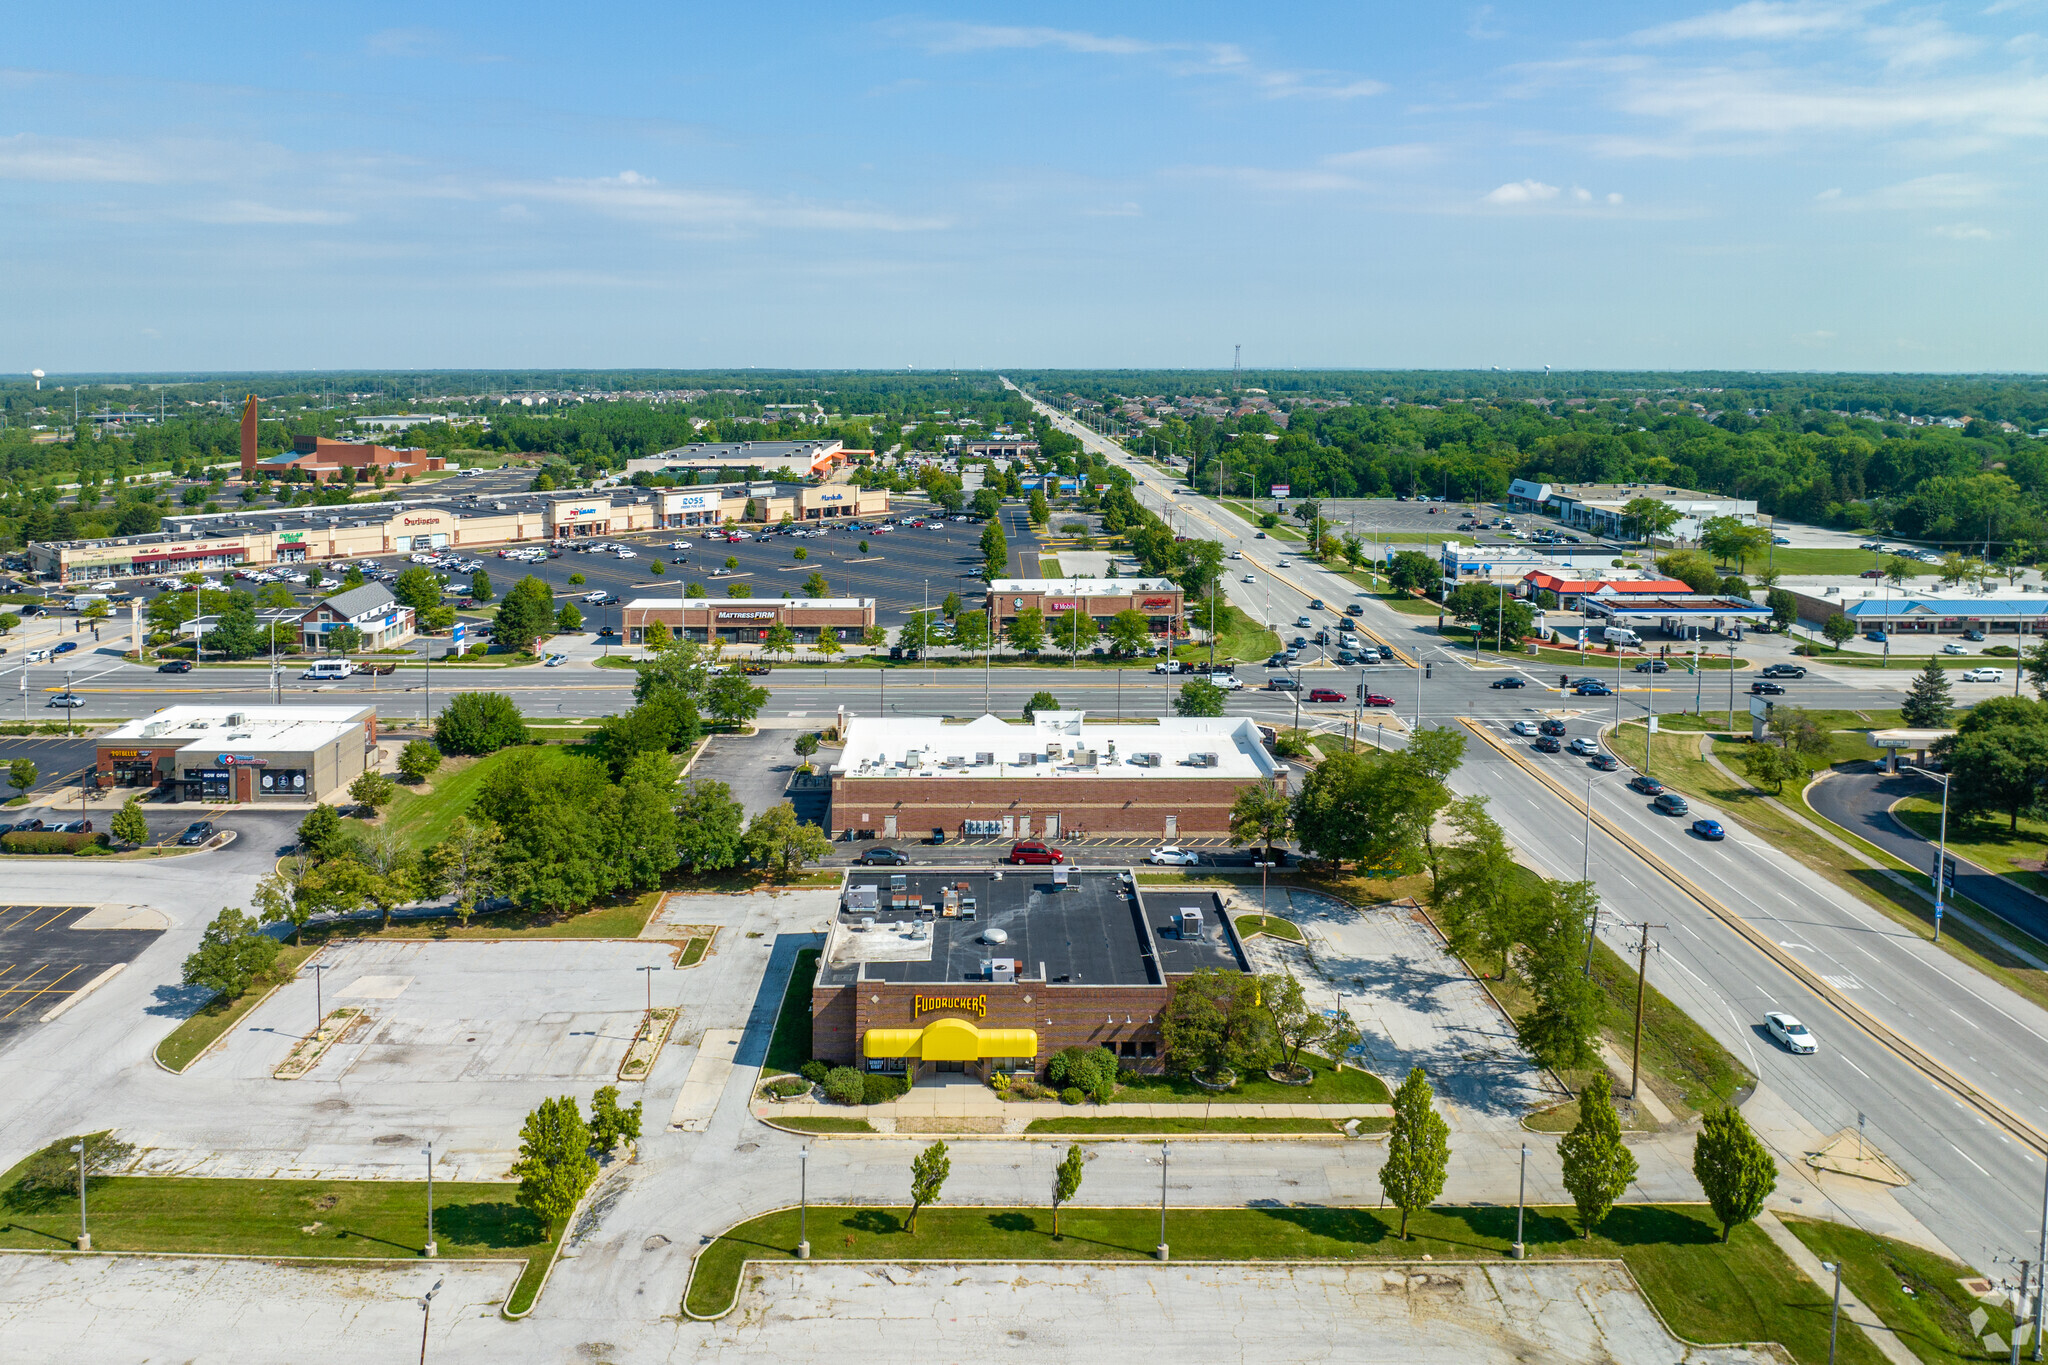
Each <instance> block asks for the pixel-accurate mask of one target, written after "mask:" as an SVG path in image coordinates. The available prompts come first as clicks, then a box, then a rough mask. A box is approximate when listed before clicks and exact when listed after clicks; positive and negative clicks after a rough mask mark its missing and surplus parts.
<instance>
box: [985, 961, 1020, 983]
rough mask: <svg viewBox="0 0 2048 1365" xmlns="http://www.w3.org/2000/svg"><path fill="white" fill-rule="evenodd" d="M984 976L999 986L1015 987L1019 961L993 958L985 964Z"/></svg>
mask: <svg viewBox="0 0 2048 1365" xmlns="http://www.w3.org/2000/svg"><path fill="white" fill-rule="evenodd" d="M984 965H985V967H986V971H985V972H984V975H986V976H987V977H988V979H989V980H990V981H993V982H995V983H996V984H997V985H1015V984H1016V982H1017V959H1016V958H1014V957H992V958H990V959H989V960H988V961H987V963H985V964H984Z"/></svg>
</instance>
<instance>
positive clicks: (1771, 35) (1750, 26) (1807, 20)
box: [1633, 0, 1868, 43]
mask: <svg viewBox="0 0 2048 1365" xmlns="http://www.w3.org/2000/svg"><path fill="white" fill-rule="evenodd" d="M1867 7H1868V6H1867V4H1822V3H1811V2H1810V0H1789V2H1788V0H1747V3H1744V4H1740V5H1737V6H1735V7H1734V8H1733V9H1724V10H1716V11H1715V12H1714V13H1712V14H1700V15H1695V16H1693V17H1692V18H1690V19H1679V20H1676V21H1674V22H1672V23H1669V24H1659V25H1657V26H1656V27H1654V28H1646V29H1643V30H1641V31H1639V32H1637V33H1636V34H1634V35H1633V36H1634V38H1635V40H1636V41H1637V42H1639V43H1678V42H1697V41H1701V40H1706V41H1720V42H1736V43H1750V42H1793V41H1798V40H1800V39H1806V38H1826V37H1830V36H1832V35H1834V34H1837V33H1845V32H1848V31H1849V30H1851V29H1853V28H1855V27H1857V26H1858V25H1859V24H1860V23H1861V22H1862V12H1863V10H1864V9H1866V8H1867Z"/></svg>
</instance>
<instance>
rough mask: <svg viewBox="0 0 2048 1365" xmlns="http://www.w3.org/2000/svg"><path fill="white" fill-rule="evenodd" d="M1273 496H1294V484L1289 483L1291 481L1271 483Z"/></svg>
mask: <svg viewBox="0 0 2048 1365" xmlns="http://www.w3.org/2000/svg"><path fill="white" fill-rule="evenodd" d="M1273 496H1274V497H1276V498H1291V497H1293V496H1294V485H1293V484H1291V483H1276V484H1274V485H1273Z"/></svg>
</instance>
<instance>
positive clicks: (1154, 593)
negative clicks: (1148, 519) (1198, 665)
mask: <svg viewBox="0 0 2048 1365" xmlns="http://www.w3.org/2000/svg"><path fill="white" fill-rule="evenodd" d="M1182 603H1183V594H1182V592H1181V589H1180V585H1179V584H1178V583H1175V582H1174V581H1173V580H1172V579H1170V578H998V579H995V580H994V581H992V582H991V583H990V584H989V585H988V598H987V600H986V602H985V604H984V605H985V606H986V607H988V608H989V609H991V610H993V611H994V612H995V616H996V629H997V630H998V631H1000V630H1001V629H1002V628H1003V626H1004V625H1005V624H1006V623H1007V622H1009V621H1010V620H1011V619H1012V618H1013V617H1015V616H1017V615H1018V614H1019V613H1020V612H1026V611H1029V610H1031V609H1032V608H1033V607H1036V608H1038V610H1039V611H1041V612H1043V613H1045V619H1046V621H1047V622H1048V623H1049V622H1051V621H1052V619H1053V618H1054V617H1056V616H1064V615H1065V614H1066V613H1068V612H1070V611H1072V610H1074V609H1075V608H1076V607H1078V608H1080V609H1081V610H1082V611H1085V612H1087V613H1088V614H1089V615H1090V616H1092V617H1094V618H1095V624H1096V626H1097V627H1105V628H1106V627H1107V626H1108V625H1109V620H1110V618H1111V617H1113V616H1115V615H1116V614H1117V613H1118V612H1122V611H1130V610H1132V609H1136V610H1138V611H1141V612H1143V613H1144V614H1145V619H1146V622H1147V623H1148V624H1149V625H1150V626H1151V629H1152V633H1153V634H1154V635H1164V634H1166V633H1167V631H1168V630H1172V631H1173V632H1175V633H1176V634H1178V633H1180V632H1181V630H1182V623H1181V613H1182V611H1183V605H1182Z"/></svg>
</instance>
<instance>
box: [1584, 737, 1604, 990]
mask: <svg viewBox="0 0 2048 1365" xmlns="http://www.w3.org/2000/svg"><path fill="white" fill-rule="evenodd" d="M1585 838H1586V847H1585V852H1584V853H1583V854H1582V855H1581V856H1582V858H1583V862H1582V863H1581V865H1580V872H1579V880H1581V881H1585V882H1590V881H1592V880H1593V779H1592V778H1590V777H1589V778H1587V779H1586V836H1585ZM1599 932H1600V906H1599V903H1598V902H1597V901H1596V902H1594V905H1593V914H1592V917H1591V918H1590V919H1588V920H1587V921H1586V968H1585V972H1584V975H1585V976H1587V977H1588V978H1590V977H1591V976H1592V975H1593V939H1594V936H1595V935H1597V934H1598V933H1599Z"/></svg>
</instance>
